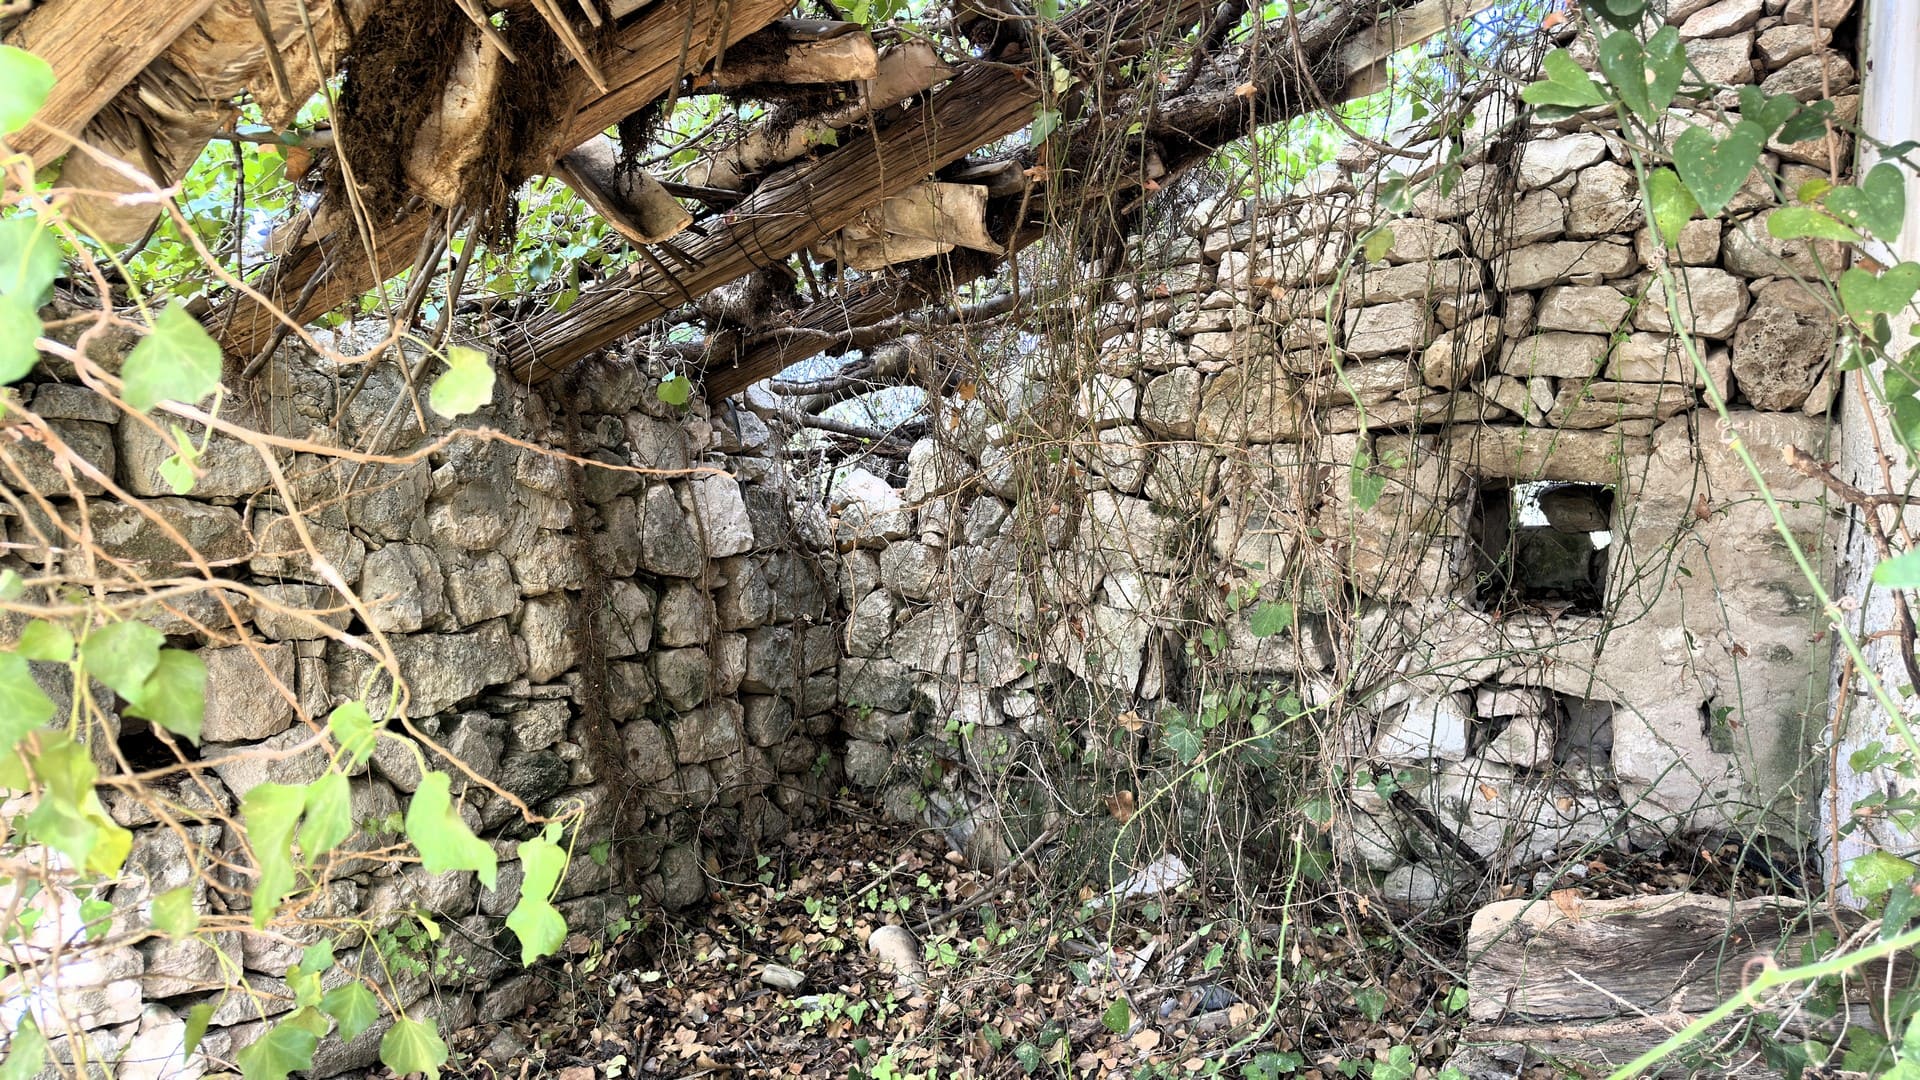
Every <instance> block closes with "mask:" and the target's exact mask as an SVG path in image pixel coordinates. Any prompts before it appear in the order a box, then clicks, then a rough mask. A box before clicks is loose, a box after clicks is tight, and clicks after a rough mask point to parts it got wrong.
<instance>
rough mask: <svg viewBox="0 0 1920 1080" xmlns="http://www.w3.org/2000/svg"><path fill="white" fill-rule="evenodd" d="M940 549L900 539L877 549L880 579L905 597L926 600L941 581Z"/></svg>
mask: <svg viewBox="0 0 1920 1080" xmlns="http://www.w3.org/2000/svg"><path fill="white" fill-rule="evenodd" d="M944 569H945V568H944V566H943V560H942V558H941V554H940V552H939V551H938V550H937V549H935V548H932V547H929V546H927V545H926V544H921V543H915V542H912V541H902V542H900V543H896V544H889V545H888V546H887V548H886V549H885V550H884V551H882V552H881V553H880V580H881V582H882V583H883V584H884V585H886V587H887V588H888V589H890V590H892V591H893V592H894V593H895V594H897V595H899V596H903V597H905V598H907V599H909V600H930V599H932V598H933V597H934V595H935V593H936V592H937V591H939V590H941V589H942V588H943V587H944V585H945V578H946V575H945V573H944Z"/></svg>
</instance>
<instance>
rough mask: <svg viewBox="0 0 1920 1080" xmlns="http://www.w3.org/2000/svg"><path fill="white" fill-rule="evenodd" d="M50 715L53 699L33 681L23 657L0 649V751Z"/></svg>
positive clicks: (7, 750)
mask: <svg viewBox="0 0 1920 1080" xmlns="http://www.w3.org/2000/svg"><path fill="white" fill-rule="evenodd" d="M51 719H53V700H52V699H51V698H49V697H47V694H46V691H44V690H42V689H40V684H39V683H37V682H34V681H33V670H32V669H31V668H29V667H28V666H27V660H26V658H25V657H23V656H20V655H18V654H15V653H0V754H10V753H12V752H13V748H14V747H15V746H16V745H18V744H19V742H20V740H21V739H23V738H25V737H26V734H27V732H29V731H32V730H33V729H34V728H37V727H39V726H40V725H41V724H44V723H46V722H47V721H49V720H51Z"/></svg>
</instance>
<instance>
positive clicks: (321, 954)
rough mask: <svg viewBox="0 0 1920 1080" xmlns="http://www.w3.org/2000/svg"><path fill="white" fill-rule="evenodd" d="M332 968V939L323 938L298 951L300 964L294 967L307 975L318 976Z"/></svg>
mask: <svg viewBox="0 0 1920 1080" xmlns="http://www.w3.org/2000/svg"><path fill="white" fill-rule="evenodd" d="M332 966H333V939H332V938H330V937H323V938H321V939H320V940H319V941H316V942H314V943H313V944H311V945H308V946H307V947H306V948H304V949H301V950H300V962H299V963H298V964H295V965H294V967H295V968H296V969H298V970H300V971H302V972H304V973H306V974H308V975H319V974H321V973H323V972H325V971H326V970H327V969H328V968H330V967H332Z"/></svg>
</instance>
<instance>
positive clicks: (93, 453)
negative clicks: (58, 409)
mask: <svg viewBox="0 0 1920 1080" xmlns="http://www.w3.org/2000/svg"><path fill="white" fill-rule="evenodd" d="M128 426H129V427H132V426H136V425H134V424H131V423H130V424H129V425H128ZM47 427H49V428H51V429H52V431H53V435H54V437H56V438H58V439H59V440H60V441H62V442H64V443H66V444H67V446H66V452H67V453H68V454H70V455H71V457H72V458H78V459H79V461H73V460H71V459H69V460H68V461H67V462H66V463H67V464H68V465H69V467H71V468H72V470H73V480H72V482H71V485H69V482H68V480H67V478H66V477H65V476H63V475H61V473H60V468H59V465H57V464H56V463H55V460H54V453H53V451H52V450H51V449H49V448H48V447H47V446H46V445H45V444H43V443H41V442H38V441H35V440H33V439H22V440H19V441H13V442H10V443H9V445H8V447H7V455H8V457H9V459H10V460H11V461H12V462H13V464H14V465H16V466H18V467H19V469H20V473H21V481H23V482H24V486H25V487H27V488H30V489H32V490H34V491H38V492H40V493H41V494H44V495H72V494H74V493H75V492H78V493H79V494H81V495H88V496H94V495H99V494H100V493H101V492H102V491H105V490H106V489H105V488H103V487H101V486H100V482H99V481H97V480H94V479H92V478H91V477H89V476H87V475H86V474H85V473H84V472H82V471H81V462H84V463H86V464H88V465H92V466H93V467H94V468H95V469H97V470H98V471H99V473H100V474H101V475H102V476H105V477H106V478H108V479H109V480H111V479H114V470H115V466H116V462H117V461H118V460H119V458H120V455H117V454H116V453H115V452H114V445H113V433H114V430H115V429H114V428H111V427H109V426H107V425H106V424H95V423H90V422H88V421H85V420H48V421H47ZM122 471H124V467H122ZM7 483H8V486H10V487H11V486H13V485H14V483H15V481H14V477H13V475H12V473H11V472H9V473H8V475H7ZM171 491H172V489H171V488H164V489H163V493H171Z"/></svg>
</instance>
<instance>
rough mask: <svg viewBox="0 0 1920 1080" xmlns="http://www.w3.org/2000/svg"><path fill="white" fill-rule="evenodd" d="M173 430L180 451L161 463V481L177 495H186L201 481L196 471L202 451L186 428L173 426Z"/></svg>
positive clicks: (177, 425)
mask: <svg viewBox="0 0 1920 1080" xmlns="http://www.w3.org/2000/svg"><path fill="white" fill-rule="evenodd" d="M172 428H173V442H174V445H175V446H176V447H178V449H176V450H175V451H174V452H173V454H172V455H171V456H170V457H168V458H167V459H166V460H165V461H162V462H161V463H160V479H162V480H165V481H166V482H167V487H169V488H171V489H173V493H174V494H175V495H185V494H186V493H187V492H189V491H192V490H193V485H194V483H195V482H196V481H197V480H198V479H199V476H198V474H197V473H196V472H195V469H196V467H197V466H198V465H199V463H200V451H199V449H198V448H197V447H195V446H194V444H193V436H191V435H189V434H187V432H186V429H185V428H182V427H181V426H180V425H179V424H174V425H172Z"/></svg>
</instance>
